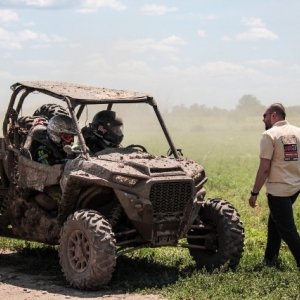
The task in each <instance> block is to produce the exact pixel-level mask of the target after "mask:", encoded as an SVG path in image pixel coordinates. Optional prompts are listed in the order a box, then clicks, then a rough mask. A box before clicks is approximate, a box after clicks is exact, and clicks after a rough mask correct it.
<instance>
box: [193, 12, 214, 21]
mask: <svg viewBox="0 0 300 300" xmlns="http://www.w3.org/2000/svg"><path fill="white" fill-rule="evenodd" d="M189 17H190V18H193V19H201V20H209V21H212V20H216V19H218V16H217V15H216V14H213V13H208V14H198V13H189Z"/></svg>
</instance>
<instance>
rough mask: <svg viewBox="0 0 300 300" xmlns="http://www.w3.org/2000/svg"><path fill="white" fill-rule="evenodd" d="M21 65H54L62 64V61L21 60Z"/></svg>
mask: <svg viewBox="0 0 300 300" xmlns="http://www.w3.org/2000/svg"><path fill="white" fill-rule="evenodd" d="M18 63H19V64H20V65H26V66H31V67H39V68H41V67H49V68H51V67H54V66H58V65H61V63H60V62H59V61H57V60H26V61H19V62H18Z"/></svg>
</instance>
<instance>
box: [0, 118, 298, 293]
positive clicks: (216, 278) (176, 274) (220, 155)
mask: <svg viewBox="0 0 300 300" xmlns="http://www.w3.org/2000/svg"><path fill="white" fill-rule="evenodd" d="M259 121H260V120H259ZM196 125H197V124H196ZM258 125H259V126H257V125H255V126H251V124H249V125H248V126H244V125H243V126H242V127H239V126H238V125H236V126H235V125H234V123H233V122H232V123H231V124H230V126H227V125H226V126H225V125H224V126H215V127H214V123H212V125H211V126H210V127H209V126H208V128H204V129H203V130H199V131H194V130H188V129H187V128H186V129H185V128H181V129H180V130H174V134H173V139H174V141H175V143H176V145H177V147H179V148H183V153H184V156H185V157H188V158H190V159H193V160H195V161H197V162H198V163H200V164H201V165H203V166H204V168H205V170H206V174H207V176H208V182H207V183H206V190H207V197H209V198H215V197H221V198H223V199H226V200H228V201H229V202H230V203H232V204H233V205H234V206H235V208H236V209H237V210H238V211H239V213H240V215H241V218H242V221H243V224H244V227H245V249H244V254H243V257H242V259H241V262H240V265H239V266H238V268H237V270H235V271H228V272H225V271H223V270H222V269H221V270H217V271H215V272H213V273H207V272H206V271H205V270H198V271H197V270H196V269H195V264H194V262H193V261H192V259H191V257H190V256H189V252H188V250H187V249H181V248H160V249H142V250H139V251H136V252H134V253H131V254H127V255H125V256H122V257H119V258H118V262H117V268H116V271H115V273H114V275H113V279H112V281H111V282H110V284H109V288H110V289H112V290H115V289H118V290H120V289H121V290H124V291H128V292H132V293H133V292H134V293H145V294H148V293H156V294H161V295H162V296H164V297H166V298H168V299H300V294H299V288H300V284H299V280H300V273H299V271H298V270H297V268H296V265H295V262H294V260H293V257H292V256H291V254H290V252H289V250H288V249H287V247H286V245H285V244H283V245H282V250H281V263H280V265H279V266H277V267H276V268H275V267H267V266H264V265H263V264H262V259H263V253H264V247H265V243H266V223H267V216H268V208H267V204H266V196H265V195H264V190H262V191H261V193H260V195H259V197H258V207H257V208H255V209H252V208H250V207H249V205H248V198H249V194H250V190H251V189H252V185H253V181H254V178H255V175H256V170H257V167H258V163H259V158H258V151H259V138H260V134H261V132H262V131H263V124H262V123H259V124H258ZM230 127H231V128H230ZM189 128H190V127H189ZM148 133H149V132H148ZM157 140H159V138H158V137H157V133H156V132H153V134H152V135H151V136H150V138H149V135H148V136H147V138H146V137H145V136H144V135H142V136H139V137H137V135H135V134H134V133H132V134H131V135H129V134H128V135H127V137H126V144H130V143H132V142H135V143H138V144H142V145H145V146H146V148H147V149H148V150H149V152H157V153H166V151H167V150H168V149H167V148H166V147H165V145H160V143H157V142H155V143H154V142H153V141H157ZM298 202H299V200H298ZM298 202H296V204H295V209H294V211H295V219H296V222H297V226H298V228H300V208H299V203H298ZM0 247H1V248H3V247H5V248H14V249H16V248H17V249H18V250H19V251H21V252H23V253H24V257H26V258H28V257H35V258H37V259H33V260H28V261H29V264H31V265H30V266H31V267H32V268H31V269H34V268H36V270H37V272H42V268H41V266H40V265H41V263H40V260H43V261H45V257H47V261H48V263H49V264H50V263H51V266H52V272H57V276H58V278H59V280H61V281H60V282H61V283H60V284H62V285H63V284H66V283H65V282H64V279H63V278H62V275H61V274H60V268H59V265H58V260H57V259H56V251H55V249H54V248H50V249H49V248H48V247H46V248H45V247H43V245H39V244H35V243H31V244H28V243H23V242H17V241H15V240H8V239H5V238H0ZM36 247H37V248H36ZM45 253H46V254H45ZM1 263H3V262H1V260H0V268H1ZM10 263H12V262H10Z"/></svg>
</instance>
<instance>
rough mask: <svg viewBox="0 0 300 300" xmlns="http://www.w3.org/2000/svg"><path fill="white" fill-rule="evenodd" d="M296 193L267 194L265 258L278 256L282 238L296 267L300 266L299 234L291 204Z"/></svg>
mask: <svg viewBox="0 0 300 300" xmlns="http://www.w3.org/2000/svg"><path fill="white" fill-rule="evenodd" d="M298 195H299V192H297V193H296V194H295V195H292V196H290V197H276V196H273V195H271V194H268V204H269V208H270V214H269V220H268V238H267V247H266V252H265V259H267V260H269V261H272V260H273V259H274V258H276V257H278V256H279V249H280V245H281V240H283V241H284V242H285V243H286V244H287V245H288V247H289V249H290V251H291V252H292V254H293V256H294V258H295V260H296V263H297V267H300V236H299V234H298V232H297V228H296V225H295V222H294V216H293V204H294V202H295V201H296V199H297V197H298Z"/></svg>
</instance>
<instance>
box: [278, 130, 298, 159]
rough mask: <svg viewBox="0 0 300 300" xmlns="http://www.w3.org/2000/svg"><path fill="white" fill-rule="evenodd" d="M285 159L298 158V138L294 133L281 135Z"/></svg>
mask: <svg viewBox="0 0 300 300" xmlns="http://www.w3.org/2000/svg"><path fill="white" fill-rule="evenodd" d="M281 141H282V144H283V151H284V160H285V161H297V160H298V148H297V138H296V136H294V135H285V136H282V137H281Z"/></svg>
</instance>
